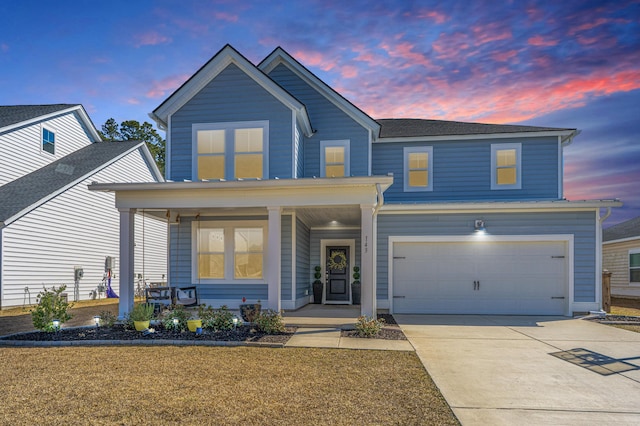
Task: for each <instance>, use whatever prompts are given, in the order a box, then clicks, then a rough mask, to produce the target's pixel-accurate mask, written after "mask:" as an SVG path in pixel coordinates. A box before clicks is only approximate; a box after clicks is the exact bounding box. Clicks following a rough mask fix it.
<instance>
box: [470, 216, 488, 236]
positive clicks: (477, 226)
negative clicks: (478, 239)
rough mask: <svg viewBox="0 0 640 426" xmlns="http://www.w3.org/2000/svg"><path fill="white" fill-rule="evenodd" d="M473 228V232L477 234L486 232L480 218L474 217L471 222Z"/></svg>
mask: <svg viewBox="0 0 640 426" xmlns="http://www.w3.org/2000/svg"><path fill="white" fill-rule="evenodd" d="M473 228H474V229H475V232H476V233H478V234H484V233H485V232H487V228H485V226H484V220H482V219H476V220H475V222H474V224H473Z"/></svg>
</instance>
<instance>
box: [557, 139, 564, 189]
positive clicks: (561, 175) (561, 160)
mask: <svg viewBox="0 0 640 426" xmlns="http://www.w3.org/2000/svg"><path fill="white" fill-rule="evenodd" d="M563 180H564V156H563V152H562V137H561V136H558V199H559V200H562V198H563V193H564V189H563V185H564V183H563Z"/></svg>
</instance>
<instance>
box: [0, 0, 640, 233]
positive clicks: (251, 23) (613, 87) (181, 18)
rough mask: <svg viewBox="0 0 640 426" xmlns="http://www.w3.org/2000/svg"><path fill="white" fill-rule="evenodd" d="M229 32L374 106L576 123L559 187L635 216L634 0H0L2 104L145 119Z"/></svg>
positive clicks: (374, 111)
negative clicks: (612, 202)
mask: <svg viewBox="0 0 640 426" xmlns="http://www.w3.org/2000/svg"><path fill="white" fill-rule="evenodd" d="M271 3H273V5H272V4H271ZM226 43H230V44H231V45H233V46H234V47H235V48H236V49H238V50H239V51H240V52H241V53H242V54H244V55H245V56H246V57H247V58H248V59H249V60H251V61H252V62H254V63H255V64H257V63H259V62H260V61H261V60H262V59H263V58H264V57H265V56H267V55H268V54H269V53H270V52H271V51H272V50H273V49H274V48H276V47H277V46H281V47H283V48H284V49H285V50H287V51H288V52H289V53H290V54H291V55H293V56H294V57H295V58H296V59H298V60H299V61H300V62H301V63H302V64H303V65H305V66H306V67H307V68H309V69H310V70H311V71H312V72H313V73H315V74H316V75H317V76H318V77H319V78H321V79H322V80H324V81H325V82H326V83H327V84H329V85H330V86H332V87H333V88H334V89H336V90H338V91H339V92H340V93H341V94H342V95H343V96H345V97H346V98H347V99H349V100H350V101H352V102H353V103H354V104H356V105H357V106H358V107H360V108H361V109H362V110H364V111H365V112H367V113H368V114H369V115H371V116H372V117H373V118H399V117H408V118H430V119H442V120H459V121H474V122H484V123H524V124H531V125H542V126H551V127H563V128H578V129H580V130H581V131H582V134H580V135H579V136H578V137H577V138H576V139H575V141H574V143H573V144H572V145H571V146H570V147H569V148H567V149H566V150H565V196H566V197H567V198H568V199H571V200H581V199H611V198H619V199H621V200H622V201H623V203H624V207H623V208H619V209H614V212H613V214H612V216H611V218H609V219H608V220H607V221H606V222H605V227H606V226H610V225H613V224H615V223H618V222H621V221H623V220H626V219H630V218H632V217H635V216H639V215H640V140H639V138H640V0H620V1H573V0H562V1H542V0H538V1H526V0H513V1H500V2H498V1H489V0H486V1H382V0H380V1H358V0H346V1H345V0H341V1H335V0H319V1H309V0H298V1H283V2H277V1H273V2H271V1H269V2H267V1H249V0H243V1H237V0H230V1H204V0H202V1H195V0H194V1H190V0H177V1H151V0H128V1H121V0H109V1H88V0H86V1H82V0H76V1H67V0H57V1H33V0H20V1H2V2H0V105H20V104H49V103H81V104H83V105H84V107H85V108H86V109H87V111H88V113H89V115H90V116H91V118H92V120H93V122H94V124H95V125H96V127H97V128H98V129H99V128H100V127H101V125H102V124H103V123H104V122H105V121H106V120H107V119H108V118H110V117H113V118H115V119H116V120H117V121H118V122H121V121H123V120H128V119H134V120H138V121H140V122H142V121H151V120H150V119H149V118H148V116H147V114H148V113H149V112H151V111H152V110H153V109H155V108H156V107H157V106H158V105H159V104H160V103H161V102H162V101H163V100H164V99H165V98H166V97H167V96H169V95H170V94H171V93H172V92H173V90H175V89H176V88H177V87H178V86H179V85H180V84H182V83H183V82H184V81H185V80H186V79H187V78H189V77H190V76H191V75H192V74H193V73H195V72H196V71H197V70H198V69H199V68H200V66H202V65H203V64H204V63H205V62H206V61H207V60H209V59H210V58H211V56H212V55H213V54H215V53H216V52H217V51H218V50H220V48H222V47H223V46H224V45H225V44H226Z"/></svg>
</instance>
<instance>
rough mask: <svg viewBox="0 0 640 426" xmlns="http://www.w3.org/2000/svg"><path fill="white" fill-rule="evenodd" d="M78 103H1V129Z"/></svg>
mask: <svg viewBox="0 0 640 426" xmlns="http://www.w3.org/2000/svg"><path fill="white" fill-rule="evenodd" d="M77 105H79V104H54V105H0V129H1V128H3V127H7V126H10V125H12V124H16V123H21V122H23V121H27V120H31V119H33V118H36V117H40V116H43V115H47V114H51V113H54V112H57V111H62V110H65V109H68V108H72V107H74V106H77Z"/></svg>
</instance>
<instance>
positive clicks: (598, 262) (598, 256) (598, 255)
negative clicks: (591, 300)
mask: <svg viewBox="0 0 640 426" xmlns="http://www.w3.org/2000/svg"><path fill="white" fill-rule="evenodd" d="M595 218H596V220H595V227H596V229H595V232H596V249H595V259H594V265H595V266H596V270H595V275H596V276H595V283H594V284H595V286H596V288H595V302H596V303H597V304H598V306H600V309H601V308H603V306H602V220H601V219H600V209H596V211H595Z"/></svg>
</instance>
